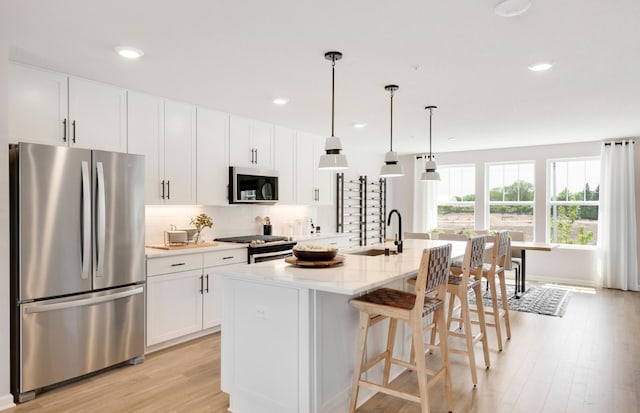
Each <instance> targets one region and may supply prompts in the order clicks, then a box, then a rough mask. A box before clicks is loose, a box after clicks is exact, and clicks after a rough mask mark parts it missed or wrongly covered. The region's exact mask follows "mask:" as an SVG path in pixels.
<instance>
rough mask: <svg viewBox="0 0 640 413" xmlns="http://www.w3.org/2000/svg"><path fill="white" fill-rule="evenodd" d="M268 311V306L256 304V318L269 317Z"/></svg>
mask: <svg viewBox="0 0 640 413" xmlns="http://www.w3.org/2000/svg"><path fill="white" fill-rule="evenodd" d="M267 311H268V308H267V306H266V305H257V306H256V318H261V319H263V320H266V319H267Z"/></svg>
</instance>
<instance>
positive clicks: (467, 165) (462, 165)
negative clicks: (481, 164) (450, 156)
mask: <svg viewBox="0 0 640 413" xmlns="http://www.w3.org/2000/svg"><path fill="white" fill-rule="evenodd" d="M451 168H471V169H473V195H474V198H475V199H474V200H473V201H449V202H442V203H440V202H439V201H438V199H437V197H436V219H437V220H439V218H440V214H439V211H438V209H439V208H440V206H451V207H469V206H470V207H472V208H473V225H472V228H465V229H470V230H473V229H475V222H476V211H477V210H478V208H477V207H476V202H477V201H478V194H477V193H476V187H475V186H476V185H475V182H476V174H477V172H478V171H477V170H478V168H477V165H476V164H475V163H459V164H448V165H440V166H438V172H442V170H443V169H451ZM449 183H451V180H449ZM439 185H442V181H440V182H439ZM449 189H450V188H449ZM449 195H451V191H450V190H449ZM438 228H439V229H442V228H440V226H439V225H438Z"/></svg>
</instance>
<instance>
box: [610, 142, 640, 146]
mask: <svg viewBox="0 0 640 413" xmlns="http://www.w3.org/2000/svg"><path fill="white" fill-rule="evenodd" d="M630 143H633V144H635V143H636V141H615V142H604V146H611V144H614V145H621V146H622V144H624V145H628V144H630Z"/></svg>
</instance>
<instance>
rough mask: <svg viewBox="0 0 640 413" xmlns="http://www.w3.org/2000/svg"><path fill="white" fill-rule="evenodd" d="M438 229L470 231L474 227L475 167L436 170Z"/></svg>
mask: <svg viewBox="0 0 640 413" xmlns="http://www.w3.org/2000/svg"><path fill="white" fill-rule="evenodd" d="M438 172H440V182H439V183H438V197H437V199H438V201H437V202H438V228H439V229H447V230H454V231H455V232H459V231H463V230H472V229H473V228H474V226H475V222H474V212H475V200H476V194H475V185H476V174H475V166H450V167H440V168H438Z"/></svg>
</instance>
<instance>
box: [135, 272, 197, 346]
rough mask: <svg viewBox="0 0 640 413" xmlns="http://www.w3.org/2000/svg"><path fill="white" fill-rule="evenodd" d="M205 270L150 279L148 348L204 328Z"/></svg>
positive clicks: (148, 293)
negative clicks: (203, 288)
mask: <svg viewBox="0 0 640 413" xmlns="http://www.w3.org/2000/svg"><path fill="white" fill-rule="evenodd" d="M201 277H202V269H199V270H192V271H181V272H177V273H169V274H162V275H158V276H155V277H149V278H148V280H147V346H151V345H154V344H157V343H161V342H163V341H167V340H171V339H174V338H177V337H181V336H185V335H187V334H191V333H195V332H196V331H200V330H201V329H202V294H201V293H200V278H201Z"/></svg>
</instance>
